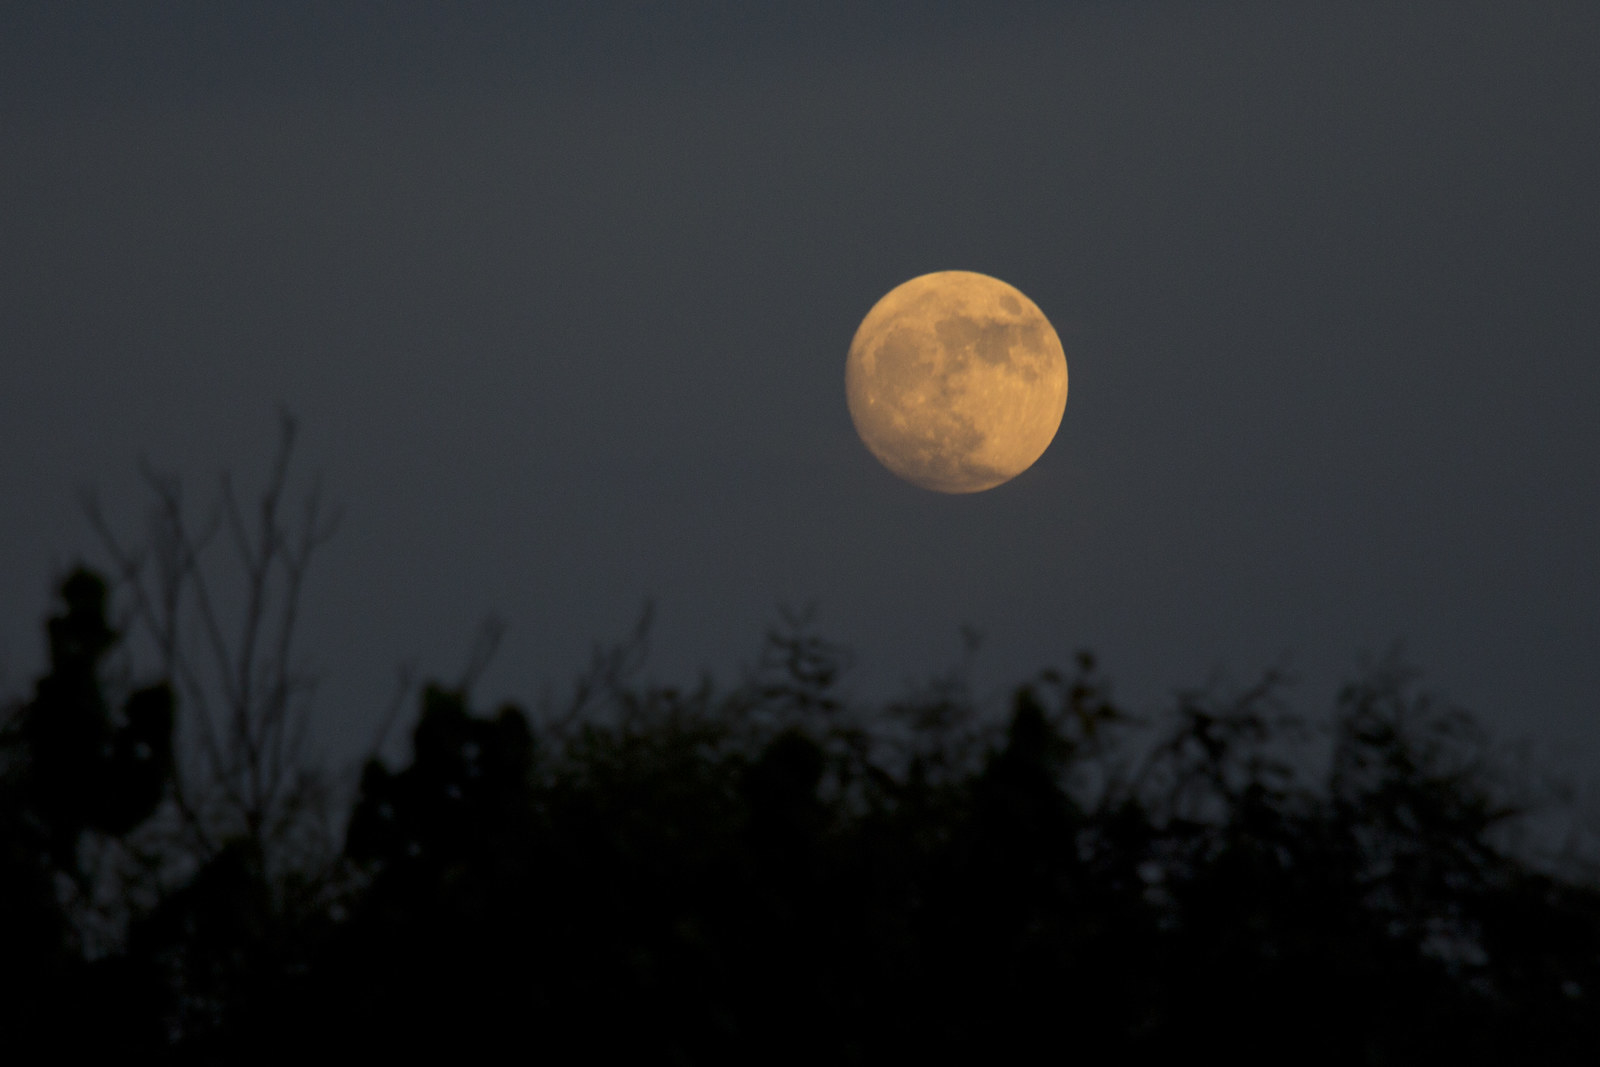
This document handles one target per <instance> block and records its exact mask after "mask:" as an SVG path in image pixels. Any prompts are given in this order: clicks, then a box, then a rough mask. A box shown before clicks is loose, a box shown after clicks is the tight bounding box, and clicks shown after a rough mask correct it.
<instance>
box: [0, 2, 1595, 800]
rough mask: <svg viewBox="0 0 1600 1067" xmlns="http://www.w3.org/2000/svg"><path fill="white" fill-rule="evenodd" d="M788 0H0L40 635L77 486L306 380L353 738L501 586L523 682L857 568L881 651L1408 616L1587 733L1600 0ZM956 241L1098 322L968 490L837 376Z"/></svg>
mask: <svg viewBox="0 0 1600 1067" xmlns="http://www.w3.org/2000/svg"><path fill="white" fill-rule="evenodd" d="M530 6H532V5H530ZM751 6H752V5H740V4H725V5H717V4H698V5H696V4H690V5H653V4H651V5H646V4H638V5H622V6H614V7H603V6H602V8H601V9H600V10H598V11H597V10H596V9H595V5H573V6H572V7H573V11H574V13H573V14H564V15H563V14H557V15H551V14H548V13H546V14H539V15H533V14H528V13H526V12H522V11H520V10H518V7H520V5H519V6H518V7H506V8H495V7H493V6H485V7H482V8H474V9H473V10H472V11H471V12H467V13H464V12H458V11H454V10H452V11H449V12H445V11H441V10H439V9H436V8H434V7H432V6H431V5H430V6H424V5H382V6H381V7H380V6H374V5H362V6H360V7H353V8H348V9H346V8H336V7H334V6H332V5H326V4H317V5H303V6H296V5H273V6H272V11H271V13H267V12H265V11H260V12H257V13H255V14H249V13H244V14H241V13H239V11H240V9H241V8H242V7H243V6H242V5H227V12H228V13H225V14H217V13H215V12H214V11H213V10H212V9H213V7H214V5H201V4H194V5H185V4H168V5H160V11H159V13H155V12H152V11H149V10H138V11H135V10H134V9H131V8H128V7H126V6H117V5H106V6H103V7H100V6H82V5H68V4H50V5H33V8H32V10H17V9H16V7H20V5H17V6H16V7H13V8H8V9H7V11H6V13H5V14H3V15H0V144H3V146H4V148H3V151H0V203H3V204H4V210H3V211H0V345H3V347H0V360H3V367H4V371H5V374H4V379H3V382H4V388H3V389H0V515H3V518H0V605H3V606H4V609H5V610H4V612H3V613H0V616H3V617H0V665H3V668H4V678H5V680H6V684H7V688H9V689H11V690H12V691H16V690H18V689H20V687H21V686H22V685H23V684H25V682H26V680H27V679H28V678H29V677H30V676H31V675H32V674H33V673H34V671H35V670H36V669H37V667H38V665H39V662H40V659H39V657H40V655H41V645H40V639H39V629H38V621H39V618H40V615H41V613H42V612H43V611H44V609H45V607H46V605H47V602H48V595H49V590H50V585H51V580H52V577H53V575H54V574H55V573H56V572H57V571H58V570H59V569H60V568H61V567H63V566H65V565H66V564H67V563H69V562H70V561H71V560H72V559H73V558H75V557H76V556H78V555H84V556H87V557H88V558H89V559H91V560H97V559H98V558H99V557H98V556H97V554H96V547H95V542H94V539H93V537H92V536H91V534H90V531H89V528H88V524H87V523H86V522H85V521H84V519H83V516H82V512H81V510H80V506H79V494H80V491H81V490H82V489H83V488H84V487H86V486H94V487H96V489H97V490H98V491H99V493H100V495H101V496H102V498H103V499H104V500H105V502H106V504H107V506H108V508H109V509H110V511H111V514H112V517H113V519H114V520H116V521H118V522H119V523H120V524H121V525H122V527H123V528H124V529H126V530H128V531H130V532H136V531H137V529H138V527H139V524H140V522H141V521H142V519H141V508H142V501H143V500H144V497H143V496H142V495H141V491H140V488H139V483H138V475H137V466H136V463H137V459H138V457H139V456H141V455H142V456H145V457H147V458H148V459H149V460H150V461H151V462H152V463H154V464H155V465H156V466H159V467H162V468H165V469H170V470H173V471H176V472H179V473H181V474H183V475H184V476H185V478H186V480H187V482H188V483H189V485H190V492H191V493H192V494H193V495H194V496H196V497H197V498H199V497H203V496H204V494H205V491H206V490H208V488H209V486H210V485H211V484H212V479H213V478H214V477H215V475H216V473H217V472H218V471H219V470H220V469H222V468H224V467H231V468H233V469H234V470H235V471H236V472H237V474H238V475H239V477H240V478H241V479H242V480H243V482H244V484H246V485H250V484H254V483H255V482H256V481H258V480H259V477H260V475H261V473H262V472H263V468H264V466H265V463H266V460H267V458H268V455H269V453H270V450H271V445H272V440H273V432H274V423H273V419H274V411H275V408H276V405H277V404H278V403H279V402H280V401H281V402H283V403H286V404H287V405H288V406H289V407H290V408H291V409H292V410H293V411H294V412H295V413H297V414H298V416H299V417H300V419H301V422H302V427H303V447H302V451H301V458H302V460H303V462H304V465H305V468H306V469H307V470H308V471H309V470H319V471H321V472H322V475H323V479H324V483H325V485H326V487H327V491H328V493H329V494H330V495H331V496H332V497H334V498H336V499H338V500H340V501H342V502H343V504H344V507H345V520H344V524H343V527H342V528H341V531H340V533H339V536H338V538H337V539H336V540H335V541H334V542H333V543H332V544H330V545H329V546H328V547H327V549H326V550H325V552H324V553H323V555H322V557H321V558H320V560H319V563H320V569H319V570H318V571H317V572H315V573H314V576H313V581H312V590H311V602H310V604H309V605H308V614H307V617H306V620H305V628H304V636H305V638H306V643H305V646H304V648H305V652H306V656H307V660H308V663H309V664H310V665H311V666H313V667H315V668H316V669H318V670H319V671H320V672H321V674H322V675H323V677H324V679H325V682H324V686H323V689H322V692H321V695H320V697H319V703H318V705H317V706H318V709H319V710H318V715H319V730H320V731H322V733H323V736H324V737H325V738H326V739H328V740H330V741H331V742H333V743H335V744H337V745H340V746H344V747H352V746H354V745H356V744H358V743H359V740H360V738H362V737H364V736H366V732H367V731H368V730H370V728H371V724H372V723H373V722H374V721H375V720H376V718H377V716H378V714H379V711H380V710H381V707H382V705H383V703H384V701H385V699H386V697H387V693H388V688H389V685H390V681H391V678H392V675H393V671H394V667H395V665H396V664H397V663H398V662H400V661H401V660H403V659H407V658H410V657H417V659H418V662H419V666H420V668H421V670H422V671H423V672H424V673H437V674H442V675H446V676H450V675H453V674H454V673H455V672H456V671H458V670H459V668H460V666H461V664H462V661H463V659H464V657H465V655H466V650H467V647H468V645H469V643H470V641H471V637H472V633H473V630H474V628H475V625H476V623H477V621H478V620H479V619H480V618H481V617H482V616H483V615H484V614H485V613H487V612H491V611H492V612H495V613H497V614H498V615H499V616H500V617H501V618H503V619H504V620H505V622H506V623H507V625H508V627H509V629H508V633H507V636H506V639H505V642H504V645H503V647H502V650H501V653H500V656H499V658H498V659H497V661H496V662H495V665H494V667H493V668H492V669H491V670H490V672H489V673H488V674H487V675H486V676H485V677H484V679H483V680H482V682H481V689H480V693H481V696H482V698H483V699H484V700H485V701H489V700H496V699H499V698H501V697H510V698H513V699H518V700H524V701H530V702H531V701H533V700H534V699H536V697H537V695H538V693H539V691H540V690H541V688H542V687H543V686H545V685H547V684H548V685H556V686H560V685H563V684H565V683H566V681H567V680H568V679H570V677H571V676H572V674H573V673H575V672H576V671H577V670H579V669H580V668H581V667H582V666H583V664H584V662H585V659H586V656H587V652H588V649H589V647H590V644H591V642H593V641H596V640H607V639H610V638H612V637H615V636H617V635H620V634H621V633H623V632H625V631H626V630H627V629H628V627H629V626H630V624H631V623H632V621H633V619H634V617H635V616H636V614H637V612H638V609H639V606H640V604H641V603H642V602H643V601H644V600H645V598H647V597H649V598H653V599H654V601H655V603H656V606H657V609H658V615H657V618H658V623H657V627H656V630H655V635H654V642H653V652H652V659H651V666H650V669H649V670H650V673H651V674H652V675H653V676H655V677H658V678H662V679H671V680H678V681H687V680H690V679H691V678H692V676H693V675H694V673H695V672H697V671H698V670H699V669H701V668H702V667H705V668H710V669H711V670H713V671H714V672H715V673H716V674H717V675H718V676H719V677H721V678H724V679H728V678H731V677H732V676H733V674H734V673H735V672H736V671H737V669H738V668H739V665H740V664H741V663H745V662H749V661H750V660H751V659H752V657H753V656H754V654H755V652H756V650H757V646H758V643H759V639H760V634H761V631H762V629H763V627H764V625H765V624H766V623H767V622H768V621H770V620H771V619H772V618H773V617H774V615H775V610H776V607H777V605H778V604H780V603H790V604H804V603H808V602H815V603H816V605H817V612H818V613H817V619H818V621H819V623H820V625H821V627H822V628H823V629H824V630H825V631H826V632H828V633H829V634H831V635H833V636H834V637H836V638H837V639H839V640H841V641H844V642H846V643H848V644H850V645H852V646H853V647H854V648H855V649H856V651H857V654H858V657H859V662H860V665H859V668H858V670H857V671H856V673H855V674H854V675H853V676H852V680H851V684H852V685H853V686H854V687H855V688H856V690H857V691H859V692H864V693H878V692H885V691H893V690H896V689H898V688H899V687H901V686H902V685H903V684H904V683H906V682H908V681H912V680H916V679H921V678H925V677H927V676H928V675H929V674H931V673H933V672H935V671H938V670H941V669H943V668H945V667H947V666H949V665H950V664H951V663H952V662H954V661H955V660H956V658H957V657H958V654H959V650H960V640H959V637H958V630H959V627H960V626H961V625H963V624H970V625H972V626H974V627H976V628H978V629H979V630H980V631H982V632H983V633H984V634H985V635H986V642H985V644H984V648H983V651H982V653H981V655H980V658H979V660H978V665H977V677H978V681H979V683H980V685H983V686H988V687H991V688H996V689H998V688H999V687H1002V686H1007V685H1010V684H1011V683H1013V682H1016V681H1019V680H1021V679H1023V678H1024V677H1026V676H1027V675H1028V674H1029V673H1030V672H1032V671H1033V670H1036V669H1038V668H1040V667H1042V666H1045V665H1049V664H1064V663H1066V662H1067V661H1068V659H1069V657H1070V655H1071V653H1072V652H1073V651H1074V650H1076V649H1078V648H1080V647H1089V648H1093V649H1095V650H1096V651H1097V652H1098V653H1099V654H1100V656H1101V659H1102V661H1103V663H1104V666H1105V668H1106V670H1107V672H1108V674H1109V675H1110V677H1111V678H1112V679H1113V681H1114V683H1115V685H1116V687H1117V691H1118V692H1119V693H1121V694H1122V695H1123V696H1124V697H1125V698H1126V699H1127V700H1128V701H1129V702H1130V703H1132V704H1134V705H1135V706H1136V707H1140V708H1146V709H1149V708H1154V707H1157V706H1159V705H1160V704H1161V703H1162V702H1163V700H1164V698H1165V696H1166V695H1167V694H1169V693H1170V692H1171V691H1172V690H1174V689H1176V688H1179V687H1185V686H1192V685H1199V684H1203V683H1205V682H1206V681H1207V680H1209V679H1210V678H1212V676H1213V675H1214V674H1215V672H1217V671H1218V670H1223V671H1226V672H1227V673H1229V674H1230V675H1231V676H1233V677H1234V678H1236V679H1240V680H1248V679H1250V678H1252V677H1253V676H1254V675H1255V674H1256V673H1257V672H1258V671H1259V670H1261V669H1262V668H1265V667H1267V666H1272V665H1281V664H1283V663H1285V662H1287V663H1288V664H1290V665H1291V666H1292V667H1293V668H1294V669H1296V670H1297V671H1298V673H1299V674H1300V675H1301V677H1302V683H1301V685H1300V687H1299V690H1298V694H1299V703H1300V706H1301V707H1302V708H1303V709H1304V710H1306V711H1317V710H1320V709H1322V708H1325V707H1327V706H1328V705H1329V703H1330V701H1331V697H1332V694H1333V691H1334V687H1335V685H1336V684H1337V683H1338V682H1339V681H1340V680H1341V679H1344V678H1347V677H1349V676H1351V675H1352V674H1354V673H1355V671H1356V670H1357V666H1358V663H1359V662H1360V658H1361V656H1362V655H1363V654H1364V653H1380V652H1382V651H1383V650H1384V649H1386V648H1387V647H1388V646H1389V645H1390V644H1391V642H1393V641H1395V640H1397V639H1398V640H1402V641H1404V642H1405V647H1406V649H1407V652H1408V655H1409V658H1410V659H1411V661H1412V662H1413V663H1414V664H1415V665H1416V666H1417V667H1419V668H1420V669H1421V670H1422V672H1423V680H1424V682H1425V683H1426V684H1427V685H1429V686H1431V687H1433V688H1435V689H1437V690H1439V691H1440V692H1442V693H1444V694H1445V695H1447V696H1448V697H1450V698H1452V699H1454V700H1456V701H1458V702H1460V703H1462V704H1464V705H1466V706H1468V707H1470V708H1472V709H1474V710H1476V711H1478V712H1479V713H1481V714H1482V716H1483V717H1484V718H1485V719H1486V720H1487V721H1488V722H1489V723H1490V724H1491V725H1492V726H1493V728H1494V729H1495V730H1496V732H1497V733H1498V734H1499V735H1500V736H1502V737H1505V738H1507V739H1512V738H1517V737H1529V738H1532V739H1533V741H1534V742H1535V746H1536V749H1538V750H1539V751H1541V752H1542V753H1543V755H1544V757H1545V760H1546V762H1549V763H1552V764H1553V765H1556V766H1558V767H1560V768H1561V769H1562V770H1564V771H1565V772H1567V773H1569V774H1573V775H1575V776H1576V777H1578V778H1580V779H1582V780H1583V781H1586V782H1596V781H1597V779H1600V774H1597V773H1596V771H1595V767H1596V761H1597V760H1600V696H1597V694H1600V564H1597V562H1596V561H1597V557H1600V417H1597V412H1600V136H1597V131H1600V8H1596V7H1595V5H1593V4H1590V3H1577V2H1574V3H1566V4H1555V3H1543V2H1528V3H1519V4H1514V5H1508V4H1500V3H1493V4H1490V3H1471V2H1450V3H1404V2H1397V3H1389V4H1383V5H1309V4H1303V5H1283V4H1208V5H1193V4H1189V3H1127V4H1113V3H1082V4H1040V5H1027V6H1020V5H1019V6H1012V7H1005V8H1004V10H1001V11H998V12H997V10H996V9H997V8H1000V7H1002V6H1003V5H995V4H943V5H937V4H936V5H927V4H892V5H879V6H876V7H865V6H864V5H859V4H838V5H831V6H829V5H823V6H816V5H807V6H806V7H805V11H806V12H807V13H805V14H798V13H794V14H789V15H775V14H770V13H768V14H751V13H750V12H749V11H747V8H749V7H751ZM864 7H865V9H863V8H864ZM580 12H581V13H580ZM944 269H964V270H976V271H981V272H984V273H988V274H992V275H995V276H997V277H1000V278H1003V279H1005V280H1006V281H1008V282H1010V283H1012V284H1014V285H1016V286H1017V287H1018V288H1020V289H1022V290H1023V291H1024V292H1025V293H1027V294H1028V295H1029V296H1030V297H1032V298H1033V300H1034V301H1035V302H1036V303H1038V304H1039V306H1040V307H1041V308H1042V309H1043V310H1044V311H1045V313H1046V314H1047V315H1049V316H1050V317H1051V319H1052V321H1053V322H1054V324H1055V325H1056V328H1057V330H1058V332H1059V333H1060V335H1061V338H1062V341H1063V343H1064V344H1065V346H1066V349H1067V358H1068V362H1069V365H1070V368H1071V393H1070V396H1069V399H1068V403H1067V411H1066V417H1065V420H1064V422H1063V424H1062V428H1061V431H1060V434H1059V436H1058V437H1057V439H1056V442H1055V444H1054V445H1053V446H1052V448H1051V449H1050V450H1049V451H1048V452H1047V453H1046V454H1045V456H1044V457H1043V459H1041V460H1040V462H1039V463H1038V464H1037V465H1036V466H1035V467H1034V468H1033V469H1031V470H1030V471H1028V472H1027V473H1025V474H1024V475H1023V476H1022V477H1019V478H1018V479H1016V480H1015V481H1014V482H1011V483H1009V484H1007V485H1005V486H1002V487H1001V488H999V489H996V490H993V491H991V492H989V493H984V494H979V495H976V496H970V497H946V496H940V495H936V494H932V493H927V492H925V491H922V490H918V489H915V488H913V487H911V486H909V485H906V484H903V483H901V482H898V481H896V480H895V479H894V478H893V477H892V476H890V475H889V474H888V473H887V472H885V471H884V470H883V469H882V468H880V467H879V466H878V465H877V464H876V462H875V461H873V459H872V458H871V456H870V455H869V454H868V453H867V452H866V450H865V449H864V448H863V447H862V446H861V445H860V444H859V442H858V441H857V440H856V439H855V437H854V434H853V431H852V428H851V424H850V420H849V416H848V414H847V412H846V409H845V404H844V395H843V368H844V357H845V352H846V349H847V347H848V345H849V341H850V337H851V334H852V333H853V331H854V329H855V326H856V324H857V323H858V322H859V320H860V318H861V317H862V316H863V315H864V314H865V313H866V311H867V309H868V308H870V307H871V306H872V304H873V302H874V301H876V300H877V298H878V297H879V296H881V295H882V294H883V293H884V292H886V291H887V290H889V289H890V288H892V287H893V286H894V285H896V284H898V283H899V282H902V281H904V280H906V279H907V278H909V277H912V276H914V275H917V274H921V273H925V272H928V271H933V270H944Z"/></svg>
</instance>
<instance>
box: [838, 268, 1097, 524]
mask: <svg viewBox="0 0 1600 1067" xmlns="http://www.w3.org/2000/svg"><path fill="white" fill-rule="evenodd" d="M844 389H845V398H846V399H847V400H848V401H849V404H850V417H851V418H852V419H854V420H855V424H856V432H857V433H859V434H860V435H861V440H862V441H863V442H864V443H865V444H866V446H867V448H868V449H870V450H871V451H872V454H873V455H874V456H877V457H878V459H879V461H880V462H882V463H883V465H884V466H885V467H888V468H889V469H890V470H891V471H893V472H894V473H896V474H898V475H899V476H900V477H902V478H904V479H905V480H906V481H908V482H912V483H913V484H915V485H920V486H922V487H923V488H925V489H936V490H938V491H939V492H941V493H976V492H979V491H981V490H984V489H992V488H994V487H995V486H997V485H999V484H1000V483H1001V482H1006V481H1010V480H1011V479H1012V478H1015V477H1016V476H1017V475H1019V474H1021V473H1022V472H1023V471H1025V470H1027V469H1028V468H1029V467H1031V466H1032V465H1033V462H1034V460H1036V459H1038V458H1039V457H1040V456H1041V455H1043V454H1044V450H1045V449H1046V448H1048V447H1049V446H1050V442H1051V440H1052V439H1053V438H1054V437H1055V435H1056V429H1057V428H1058V427H1060V425H1061V415H1062V413H1063V412H1064V411H1065V410H1066V406H1067V357H1066V353H1065V352H1063V351H1062V350H1061V339H1060V338H1058V337H1057V336H1056V331H1055V329H1054V328H1053V327H1052V326H1051V325H1050V320H1049V319H1046V318H1045V317H1044V312H1042V311H1040V310H1039V308H1038V306H1037V305H1035V304H1034V302H1033V301H1032V300H1029V299H1028V298H1027V297H1025V296H1023V295H1022V294H1021V293H1020V292H1018V291H1017V290H1016V289H1014V288H1012V287H1011V286H1009V285H1007V284H1006V283H1005V282H1003V281H1001V280H1000V279H998V278H991V277H989V276H988V275H987V274H974V273H972V272H971V271H964V270H947V271H940V272H938V273H937V274H924V275H922V276H921V277H920V278H912V279H911V280H910V281H909V282H906V283H905V284H903V285H899V286H896V287H895V288H894V289H892V290H890V291H889V294H888V295H887V296H885V297H884V298H883V299H882V300H879V301H878V302H877V304H875V305H873V308H872V310H871V311H869V312H867V317H866V318H865V319H863V320H861V326H860V327H859V328H858V329H857V330H856V336H855V340H854V341H852V342H851V343H850V356H849V358H848V359H847V360H846V361H845V371H844Z"/></svg>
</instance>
